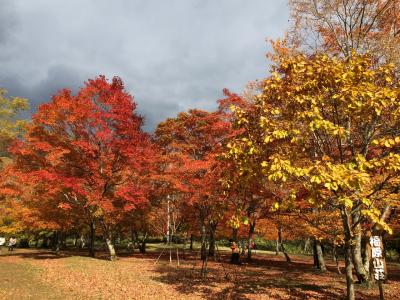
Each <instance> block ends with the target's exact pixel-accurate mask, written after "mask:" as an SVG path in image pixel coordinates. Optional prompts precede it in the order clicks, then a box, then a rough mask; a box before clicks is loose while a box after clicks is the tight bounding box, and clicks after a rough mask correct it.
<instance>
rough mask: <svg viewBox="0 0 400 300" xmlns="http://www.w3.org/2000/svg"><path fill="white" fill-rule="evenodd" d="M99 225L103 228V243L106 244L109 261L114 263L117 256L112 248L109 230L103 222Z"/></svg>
mask: <svg viewBox="0 0 400 300" xmlns="http://www.w3.org/2000/svg"><path fill="white" fill-rule="evenodd" d="M101 225H102V227H103V238H104V242H105V243H106V245H107V249H108V252H109V254H110V260H111V261H114V260H116V259H117V254H116V253H115V248H114V244H113V242H112V236H111V232H110V229H109V228H108V227H107V225H106V224H105V223H104V221H101Z"/></svg>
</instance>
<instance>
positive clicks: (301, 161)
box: [228, 47, 400, 299]
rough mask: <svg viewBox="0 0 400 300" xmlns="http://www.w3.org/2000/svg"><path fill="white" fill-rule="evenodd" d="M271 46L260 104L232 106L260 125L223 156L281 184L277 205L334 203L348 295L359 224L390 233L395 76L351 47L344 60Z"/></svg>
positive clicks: (399, 133) (248, 124) (395, 173)
mask: <svg viewBox="0 0 400 300" xmlns="http://www.w3.org/2000/svg"><path fill="white" fill-rule="evenodd" d="M276 49H277V51H276V52H275V55H273V56H272V57H273V59H274V66H273V67H272V73H271V74H272V75H271V76H270V77H268V78H267V79H265V80H264V83H263V91H262V92H261V94H259V95H258V96H257V97H256V100H255V102H256V103H255V106H256V109H252V110H251V111H246V110H243V109H240V108H233V109H234V110H235V113H236V123H237V126H238V127H240V128H241V129H242V130H243V131H246V130H247V128H254V127H257V128H258V129H257V132H258V133H257V134H254V132H249V133H248V134H247V138H246V140H243V139H236V140H235V141H234V142H232V143H231V144H230V145H229V146H230V149H229V150H228V152H229V154H228V155H229V156H231V157H232V158H234V159H236V160H238V161H239V163H240V164H241V165H242V168H243V169H247V170H248V171H249V172H251V169H254V168H255V169H257V170H258V171H257V174H262V176H263V178H264V180H265V181H266V182H268V184H274V185H276V186H277V187H280V188H281V190H286V191H287V195H286V196H285V197H283V198H281V199H280V202H279V203H277V204H276V205H275V208H276V209H278V208H279V206H281V205H282V204H283V205H285V206H286V207H287V206H288V205H292V206H294V207H295V206H296V203H297V204H300V203H302V204H304V201H307V202H308V204H309V205H311V206H312V207H315V208H316V209H320V208H326V207H329V209H335V210H337V212H338V213H339V214H340V216H341V225H342V226H341V227H342V228H341V231H342V233H343V235H344V246H345V258H346V279H347V288H348V298H349V299H354V285H353V278H352V269H353V264H354V265H356V264H357V261H355V260H354V259H353V257H355V255H354V253H355V252H356V251H359V250H360V249H359V248H358V247H356V246H355V245H357V244H359V243H361V241H359V240H358V239H359V238H360V235H359V234H358V233H359V232H360V230H361V229H360V225H361V224H364V225H366V226H370V228H372V226H373V225H374V224H375V225H379V226H380V227H379V228H380V229H382V230H385V231H388V232H390V231H391V229H390V228H389V226H388V225H387V224H386V223H385V220H384V218H383V213H382V212H383V211H385V208H387V207H389V206H390V207H393V206H397V205H398V203H399V194H398V185H399V182H400V180H399V174H400V154H399V149H400V126H399V125H400V118H399V117H400V86H399V82H398V80H397V79H396V78H395V72H394V66H392V65H379V66H377V65H375V64H374V62H373V60H372V59H370V58H369V57H368V56H361V55H357V54H356V53H354V52H353V53H352V55H351V56H350V57H349V58H346V59H345V58H343V59H341V58H331V57H328V56H327V55H322V54H321V55H312V56H306V55H304V54H293V53H292V54H288V53H289V51H282V48H279V47H276ZM255 112H257V114H255ZM253 138H254V140H253ZM260 140H262V143H260ZM260 160H262V161H261V162H260V163H259V165H255V164H254V162H255V161H260ZM292 189H295V190H292ZM300 189H301V190H303V192H301V193H299V190H300ZM299 194H301V196H299ZM300 198H301V199H300ZM300 211H301V210H300ZM375 228H376V227H375ZM358 263H360V262H358ZM359 267H361V266H359ZM364 271H365V270H364ZM364 275H365V276H367V275H366V274H364Z"/></svg>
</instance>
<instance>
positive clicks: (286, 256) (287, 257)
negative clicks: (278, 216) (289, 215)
mask: <svg viewBox="0 0 400 300" xmlns="http://www.w3.org/2000/svg"><path fill="white" fill-rule="evenodd" d="M278 241H279V247H280V248H281V250H282V252H283V254H284V255H285V258H286V261H287V262H291V260H290V257H289V255H288V254H287V252H286V250H285V247H284V246H283V241H282V226H281V225H279V226H278Z"/></svg>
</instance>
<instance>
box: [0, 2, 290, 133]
mask: <svg viewBox="0 0 400 300" xmlns="http://www.w3.org/2000/svg"><path fill="white" fill-rule="evenodd" d="M287 27H288V8H287V1H286V0H157V1H156V0H131V1H129V0H113V1H111V0H109V1H105V0H104V1H103V0H69V1H61V0H0V66H1V67H0V87H4V88H6V89H8V90H9V94H10V95H13V96H23V97H26V98H28V99H29V100H30V101H31V103H32V106H33V109H35V108H36V106H37V105H38V104H39V103H41V102H46V101H48V100H49V98H50V96H51V95H53V94H54V93H55V92H56V91H57V90H59V89H61V88H64V87H68V88H71V89H72V90H74V91H76V90H77V88H79V87H81V86H82V85H83V82H84V81H85V80H86V79H88V78H93V77H95V76H97V75H99V74H104V75H106V76H107V77H108V78H111V77H112V76H115V75H117V76H120V77H121V78H122V79H123V80H124V82H125V86H126V88H127V90H128V91H130V92H131V93H132V95H134V97H135V101H136V102H137V103H138V109H139V112H140V113H141V114H142V115H144V117H145V123H146V126H145V128H146V129H147V130H152V129H153V128H154V126H155V125H156V124H157V123H158V122H160V121H162V120H164V119H165V118H166V117H171V116H174V115H175V114H176V113H177V112H179V111H183V110H187V109H188V108H194V107H196V108H201V109H208V110H209V109H213V108H215V101H216V100H217V99H219V98H221V97H222V89H223V88H225V87H226V88H229V89H231V90H233V91H235V92H241V91H242V90H243V88H244V86H245V85H246V83H247V82H248V81H250V80H255V79H257V78H262V77H263V76H265V74H266V73H267V70H268V68H267V66H268V65H267V64H268V62H267V59H266V58H265V54H266V53H267V52H268V50H269V49H270V47H269V45H268V43H267V42H266V39H267V38H277V37H282V36H283V35H284V32H285V30H286V29H287Z"/></svg>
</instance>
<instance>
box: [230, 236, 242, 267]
mask: <svg viewBox="0 0 400 300" xmlns="http://www.w3.org/2000/svg"><path fill="white" fill-rule="evenodd" d="M229 242H230V243H231V244H230V248H231V250H232V255H231V264H235V265H239V264H240V261H239V257H240V256H239V247H238V245H237V244H236V242H235V241H233V240H229Z"/></svg>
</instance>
